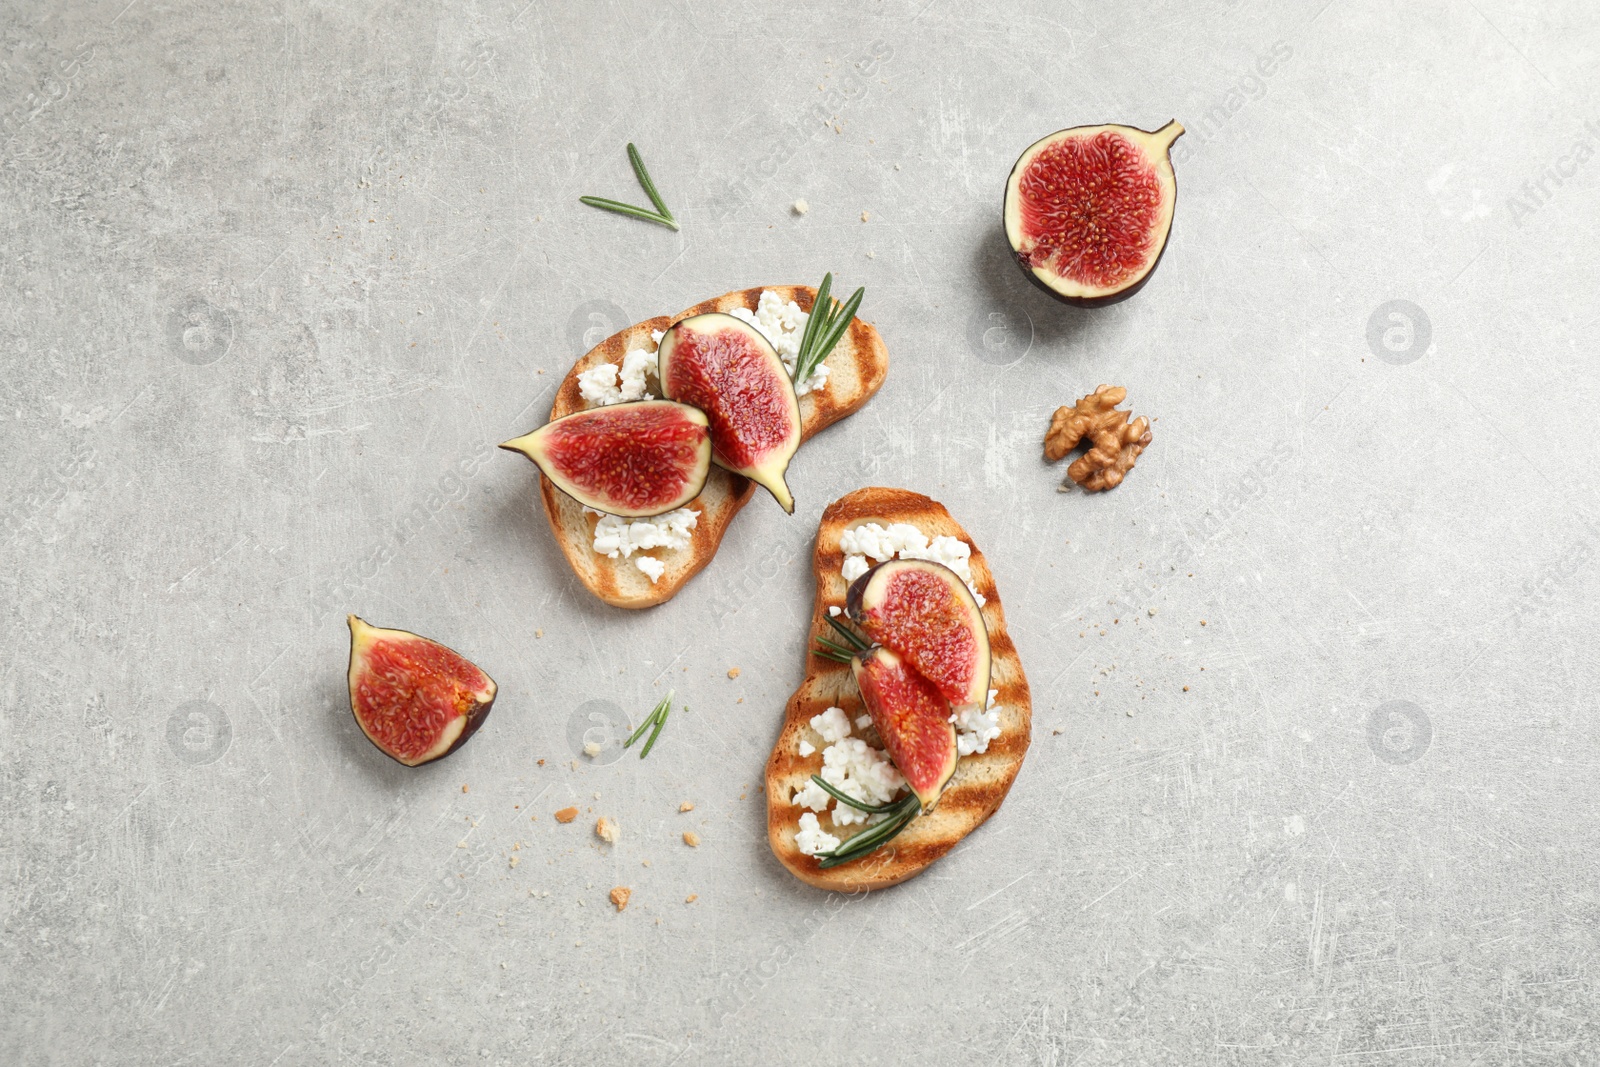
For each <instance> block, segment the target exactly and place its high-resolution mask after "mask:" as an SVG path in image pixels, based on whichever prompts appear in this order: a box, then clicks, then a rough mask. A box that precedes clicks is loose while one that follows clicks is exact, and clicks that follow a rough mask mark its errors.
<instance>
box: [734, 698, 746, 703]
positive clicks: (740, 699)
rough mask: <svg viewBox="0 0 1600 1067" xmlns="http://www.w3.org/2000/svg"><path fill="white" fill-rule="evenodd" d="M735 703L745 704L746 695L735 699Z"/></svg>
mask: <svg viewBox="0 0 1600 1067" xmlns="http://www.w3.org/2000/svg"><path fill="white" fill-rule="evenodd" d="M734 703H735V704H743V703H744V697H740V698H739V699H738V700H735V701H734Z"/></svg>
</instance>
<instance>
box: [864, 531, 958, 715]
mask: <svg viewBox="0 0 1600 1067" xmlns="http://www.w3.org/2000/svg"><path fill="white" fill-rule="evenodd" d="M845 610H846V611H848V612H849V613H850V617H851V618H852V619H853V620H855V622H856V625H858V626H860V627H861V629H862V630H863V631H865V632H866V634H867V636H868V637H870V638H872V639H873V640H874V641H876V642H878V643H879V644H880V645H885V646H887V647H888V648H890V649H892V650H894V652H895V653H896V654H897V655H898V656H899V657H900V658H901V659H903V660H905V661H906V662H907V663H909V664H911V666H912V667H913V668H915V669H916V671H917V673H919V674H921V675H922V676H923V677H924V678H926V679H928V681H930V682H932V683H933V685H934V687H935V688H936V689H938V690H939V692H940V693H941V694H942V695H943V696H944V698H945V699H946V700H948V701H949V702H950V703H952V704H954V705H956V706H957V707H960V706H962V705H964V704H976V705H978V706H979V707H983V705H984V703H985V702H986V701H987V700H988V697H989V628H988V627H987V626H985V625H984V622H983V612H982V611H980V610H979V609H978V602H977V600H976V599H974V598H973V595H972V590H970V589H968V588H967V583H966V582H963V581H962V580H961V576H960V575H959V574H957V573H956V572H955V571H953V570H951V569H950V568H949V567H946V566H945V565H944V564H942V563H935V562H933V561H932V560H926V559H892V560H889V561H888V562H886V563H880V564H878V565H877V566H876V567H874V568H872V569H871V570H870V571H868V572H867V573H865V574H863V575H862V576H861V577H859V578H857V579H856V580H855V581H854V582H852V583H850V591H849V593H848V594H847V595H846V598H845Z"/></svg>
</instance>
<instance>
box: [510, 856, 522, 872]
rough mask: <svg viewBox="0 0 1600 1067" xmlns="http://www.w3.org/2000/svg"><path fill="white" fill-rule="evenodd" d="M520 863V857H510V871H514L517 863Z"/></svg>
mask: <svg viewBox="0 0 1600 1067" xmlns="http://www.w3.org/2000/svg"><path fill="white" fill-rule="evenodd" d="M521 862H522V859H521V857H519V856H512V857H511V867H512V869H513V870H514V869H516V866H517V864H518V863H521Z"/></svg>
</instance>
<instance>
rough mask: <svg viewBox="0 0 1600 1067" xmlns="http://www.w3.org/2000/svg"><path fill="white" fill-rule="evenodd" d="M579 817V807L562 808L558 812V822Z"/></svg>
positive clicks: (569, 820)
mask: <svg viewBox="0 0 1600 1067" xmlns="http://www.w3.org/2000/svg"><path fill="white" fill-rule="evenodd" d="M577 817H578V809H577V808H562V809H561V810H560V811H558V812H556V822H571V821H572V820H573V819H576V818H577Z"/></svg>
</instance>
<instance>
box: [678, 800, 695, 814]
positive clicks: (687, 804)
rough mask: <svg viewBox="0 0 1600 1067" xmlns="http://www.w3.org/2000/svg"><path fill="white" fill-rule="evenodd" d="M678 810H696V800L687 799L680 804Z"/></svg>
mask: <svg viewBox="0 0 1600 1067" xmlns="http://www.w3.org/2000/svg"><path fill="white" fill-rule="evenodd" d="M678 810H679V811H693V810H694V801H692V800H685V801H684V802H683V803H682V804H679V805H678Z"/></svg>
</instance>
